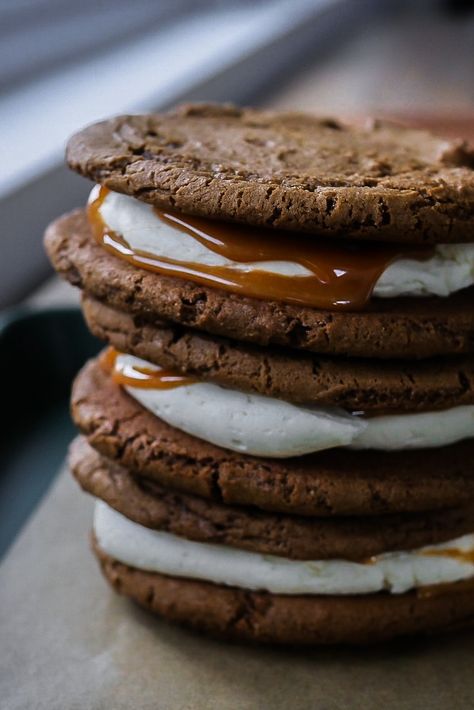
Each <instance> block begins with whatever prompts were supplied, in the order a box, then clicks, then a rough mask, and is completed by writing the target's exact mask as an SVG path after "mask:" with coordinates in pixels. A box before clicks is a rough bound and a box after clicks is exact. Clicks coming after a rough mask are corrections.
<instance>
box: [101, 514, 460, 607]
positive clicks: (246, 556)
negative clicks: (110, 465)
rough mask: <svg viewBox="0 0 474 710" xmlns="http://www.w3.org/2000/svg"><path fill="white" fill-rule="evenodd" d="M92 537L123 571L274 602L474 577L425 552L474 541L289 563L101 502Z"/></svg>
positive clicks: (392, 589)
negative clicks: (187, 535) (259, 594)
mask: <svg viewBox="0 0 474 710" xmlns="http://www.w3.org/2000/svg"><path fill="white" fill-rule="evenodd" d="M94 532H95V535H96V538H97V542H98V544H99V546H100V548H101V549H102V550H103V551H104V552H105V553H107V554H108V555H111V556H112V557H114V558H115V559H117V560H119V561H120V562H123V563H124V564H127V565H130V566H132V567H136V568H138V569H141V570H147V571H149V572H159V573H160V574H166V575H170V576H173V577H187V578H192V579H203V580H207V581H209V582H215V583H216V584H225V585H228V586H232V587H242V588H244V589H257V590H258V589H259V590H266V591H268V592H272V593H274V594H369V593H375V592H379V591H382V590H387V591H389V592H391V593H392V594H401V593H403V592H406V591H408V590H409V589H413V588H415V587H423V586H426V585H431V584H445V583H449V582H456V581H459V580H461V579H468V578H469V577H472V576H474V564H472V563H470V562H463V561H459V560H457V559H455V558H453V557H450V556H449V555H448V554H446V556H443V555H425V554H422V553H423V551H426V550H433V549H435V550H440V551H442V550H450V549H453V548H454V549H456V550H460V551H462V552H466V553H470V552H472V550H473V549H474V534H470V535H464V536H463V537H460V538H458V539H457V540H451V541H450V542H445V543H443V544H441V545H433V546H431V547H425V548H421V549H418V550H412V551H409V552H389V553H385V554H383V555H378V556H377V557H375V558H373V560H372V561H371V562H370V563H368V564H362V563H359V562H348V561H346V560H309V561H306V560H304V561H301V560H289V559H287V558H284V557H276V556H275V555H262V554H260V553H257V552H247V551H245V550H239V549H237V548H233V547H228V546H226V545H214V544H209V543H203V542H192V541H190V540H186V539H184V538H180V537H177V536H176V535H171V534H170V533H166V532H161V531H158V530H150V529H149V528H145V527H143V526H142V525H138V524H137V523H134V522H132V521H131V520H128V518H125V517H124V516H123V515H121V514H120V513H118V512H117V511H115V510H113V509H112V508H110V507H109V506H107V505H106V504H105V503H104V502H102V501H97V503H96V508H95V516H94Z"/></svg>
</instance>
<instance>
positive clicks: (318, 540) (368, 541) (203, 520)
mask: <svg viewBox="0 0 474 710" xmlns="http://www.w3.org/2000/svg"><path fill="white" fill-rule="evenodd" d="M69 463H70V467H71V470H72V473H73V474H74V476H75V478H76V479H77V481H78V482H79V484H80V485H81V487H82V488H83V489H84V490H86V491H87V492H88V493H91V494H92V495H94V496H95V497H97V498H101V499H102V500H104V501H105V502H106V503H107V504H108V505H109V506H111V507H112V508H115V510H118V511H119V512H120V513H122V515H125V516H126V517H127V518H129V519H130V520H133V521H134V522H135V523H138V524H139V525H143V526H145V527H148V528H152V529H155V530H162V531H165V532H169V533H172V534H173V535H178V536H179V537H185V538H187V539H189V540H196V541H198V542H207V543H215V544H216V543H217V544H222V545H228V546H230V547H237V548H241V549H244V550H249V551H251V552H259V553H261V554H264V555H278V556H280V557H285V558H288V559H302V560H322V559H346V560H354V561H360V560H366V559H369V558H371V557H373V556H374V555H379V554H381V553H383V552H391V551H395V550H412V549H415V548H418V547H423V546H425V545H433V544H437V543H440V542H446V541H447V540H453V539H456V538H457V537H459V536H461V535H466V534H467V533H470V532H471V531H472V530H473V529H474V506H471V507H470V508H459V509H454V510H452V509H451V510H441V511H434V512H433V511H430V512H423V513H405V514H402V515H397V514H391V515H381V516H373V515H372V516H367V517H350V518H340V517H339V518H337V517H336V518H328V517H326V518H308V517H306V518H302V517H298V516H294V515H293V516H291V515H285V514H271V513H265V512H262V511H259V510H257V509H255V508H250V507H247V508H244V507H236V506H230V505H222V503H218V502H216V501H211V500H209V499H206V498H200V497H198V496H193V495H190V494H186V493H182V492H178V491H173V490H172V489H167V488H165V487H164V486H162V485H161V484H159V483H157V482H156V481H151V480H150V479H146V478H143V477H139V476H133V475H132V474H131V473H130V472H129V471H127V469H125V468H123V467H122V466H119V465H117V464H116V463H114V462H112V461H109V460H108V459H106V458H105V457H103V456H100V454H99V453H98V452H97V451H95V450H94V449H92V448H91V446H90V445H89V444H88V443H87V441H86V440H85V439H83V438H78V439H76V440H75V441H74V442H73V444H72V446H71V450H70V455H69Z"/></svg>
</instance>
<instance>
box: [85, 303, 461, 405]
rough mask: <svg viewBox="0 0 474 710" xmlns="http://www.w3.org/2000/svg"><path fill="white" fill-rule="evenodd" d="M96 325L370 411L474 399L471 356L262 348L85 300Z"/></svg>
mask: <svg viewBox="0 0 474 710" xmlns="http://www.w3.org/2000/svg"><path fill="white" fill-rule="evenodd" d="M82 306H83V311H84V316H85V319H86V322H87V325H88V326H89V329H90V330H91V331H92V333H93V334H94V335H96V336H97V337H98V338H100V339H102V340H105V341H107V342H108V343H109V344H111V345H112V346H114V347H115V348H116V349H117V350H119V351H120V352H123V353H129V354H131V355H135V356H137V357H140V358H143V359H144V360H148V361H150V362H152V363H155V364H157V365H159V366H161V367H163V368H166V369H172V370H177V371H179V372H181V373H185V374H190V375H193V376H196V377H197V378H199V379H200V380H202V381H210V382H216V383H218V384H220V385H223V386H224V387H229V388H231V389H236V390H241V391H244V392H256V393H257V394H261V395H265V396H267V397H276V398H279V399H285V400H288V401H290V402H296V403H301V404H308V403H311V404H314V405H318V406H323V407H324V406H329V407H341V408H342V409H345V410H346V411H349V412H354V411H363V412H368V413H369V412H370V413H371V414H374V415H375V414H387V413H390V412H391V411H392V412H397V413H398V412H402V411H407V412H419V411H434V410H437V409H448V408H449V407H456V406H460V405H463V404H472V403H473V402H474V359H473V358H472V356H470V355H467V356H458V357H451V358H443V359H441V358H437V359H435V360H427V361H423V360H421V361H419V360H416V361H413V362H408V361H404V362H402V363H400V362H399V361H395V360H387V361H376V362H374V361H373V360H362V359H356V358H351V359H348V358H342V357H339V358H337V357H331V356H323V355H319V356H318V355H313V354H310V353H304V352H301V351H300V352H297V351H289V350H284V349H282V348H271V347H270V348H268V347H267V348H262V347H258V346H255V345H248V344H246V343H238V342H236V341H232V340H230V339H228V338H222V337H218V336H211V335H207V334H203V333H199V332H198V331H195V330H192V329H190V328H185V327H183V326H178V325H175V324H172V323H156V324H153V323H147V322H146V321H144V320H143V319H142V318H140V316H136V317H134V316H132V315H130V314H129V313H126V312H125V311H119V310H117V309H115V308H111V307H110V306H107V305H105V304H104V303H101V302H100V301H97V300H96V299H94V298H91V297H90V296H84V298H83V300H82Z"/></svg>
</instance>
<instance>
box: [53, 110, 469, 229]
mask: <svg viewBox="0 0 474 710" xmlns="http://www.w3.org/2000/svg"><path fill="white" fill-rule="evenodd" d="M67 160H68V163H69V166H70V167H71V168H73V169H74V170H76V171H78V172H79V173H81V174H82V175H85V176H86V177H89V178H92V179H93V180H95V181H96V182H99V183H102V184H103V185H106V186H107V187H109V188H110V189H112V190H116V191H117V192H124V193H127V194H129V195H133V196H134V197H138V198H139V199H140V200H144V201H146V202H150V203H152V204H154V205H157V206H159V207H168V208H169V207H172V208H174V209H177V210H181V211H183V212H187V213H190V214H199V215H203V216H206V217H213V218H217V219H222V220H233V221H237V222H243V223H247V224H253V225H261V226H263V227H272V228H281V229H290V230H297V231H298V230H299V231H304V232H311V233H315V234H321V233H323V234H324V236H325V237H331V236H333V235H334V236H338V237H343V238H344V239H352V238H357V239H374V240H377V241H384V240H391V241H407V242H468V241H474V220H473V216H474V170H473V168H474V152H473V150H472V148H471V147H469V146H468V145H467V144H465V143H463V142H462V141H460V140H457V141H449V140H444V139H442V138H437V137H435V136H432V135H431V134H429V133H427V132H425V131H418V130H413V129H407V128H403V127H400V126H395V125H393V124H390V123H386V122H379V121H367V123H366V125H364V126H361V125H351V124H343V123H341V122H339V121H337V120H334V119H324V118H317V117H315V116H312V115H307V114H301V113H267V112H262V111H253V110H248V109H245V110H244V109H238V108H235V107H230V106H216V105H195V106H192V105H190V106H184V107H182V108H180V109H177V110H175V111H172V112H170V113H165V114H153V115H145V116H118V117H117V118H113V119H111V120H109V121H104V122H102V123H97V124H95V125H92V126H89V127H87V128H85V129H84V130H83V131H81V132H80V133H78V134H76V135H75V136H73V137H72V138H71V140H70V141H69V145H68V150H67Z"/></svg>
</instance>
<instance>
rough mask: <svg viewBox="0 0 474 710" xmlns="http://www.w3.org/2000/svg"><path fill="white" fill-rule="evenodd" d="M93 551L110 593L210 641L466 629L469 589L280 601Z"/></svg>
mask: <svg viewBox="0 0 474 710" xmlns="http://www.w3.org/2000/svg"><path fill="white" fill-rule="evenodd" d="M93 546H94V552H95V554H96V556H97V558H98V560H99V563H100V565H101V568H102V571H103V573H104V575H105V577H106V578H107V580H108V581H109V582H110V584H111V585H112V587H113V588H114V589H115V591H117V592H118V593H120V594H123V595H125V596H127V597H130V598H131V599H133V600H134V601H136V602H138V604H140V606H142V607H145V608H146V609H148V610H150V611H152V612H153V613H155V614H158V615H159V616H161V617H162V618H164V619H166V620H167V621H171V622H174V623H178V624H184V625H186V626H189V627H191V628H193V629H196V630H199V631H202V632H205V633H207V634H210V635H212V636H217V637H221V638H226V639H235V640H239V641H246V642H254V643H271V644H283V645H305V646H308V645H317V644H368V643H373V642H377V641H388V640H391V639H394V638H397V637H400V636H409V635H414V634H417V635H420V634H432V633H435V632H442V631H451V630H458V629H460V628H462V629H467V628H468V627H470V626H472V624H473V620H474V594H473V582H472V580H469V581H467V582H457V583H455V584H449V585H446V589H445V590H444V591H443V590H440V589H438V591H437V593H433V594H431V595H430V594H427V595H423V594H422V593H417V591H411V592H407V593H405V594H398V595H397V594H388V593H384V592H381V593H378V594H364V595H360V596H345V595H341V596H310V595H306V596H284V595H278V594H269V593H267V592H254V591H250V590H245V589H237V588H235V587H225V586H223V585H217V584H211V583H209V582H204V581H200V580H191V579H184V578H178V577H169V576H165V575H161V574H157V573H156V572H145V571H143V570H139V569H137V568H134V567H129V566H128V565H124V564H122V563H121V562H119V561H118V560H115V559H114V558H113V557H110V556H109V555H107V554H106V553H105V552H103V551H102V550H101V549H100V547H99V546H98V545H97V542H96V541H95V540H94V541H93Z"/></svg>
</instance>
